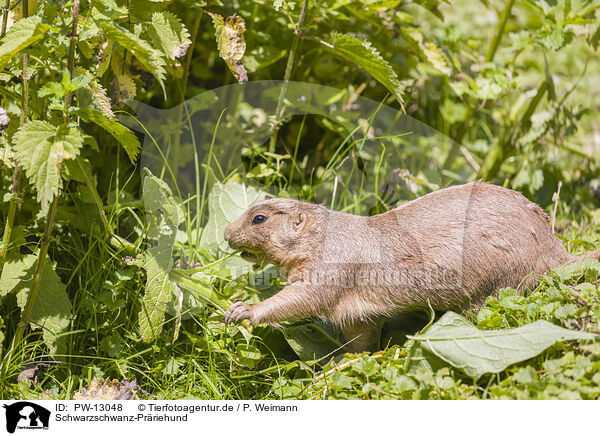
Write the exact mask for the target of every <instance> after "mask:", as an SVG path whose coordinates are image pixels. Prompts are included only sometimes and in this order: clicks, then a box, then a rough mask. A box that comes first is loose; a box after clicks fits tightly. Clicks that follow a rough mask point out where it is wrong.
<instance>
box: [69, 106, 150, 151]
mask: <svg viewBox="0 0 600 436" xmlns="http://www.w3.org/2000/svg"><path fill="white" fill-rule="evenodd" d="M78 113H79V115H80V116H81V118H82V119H84V120H85V121H87V122H90V123H94V124H97V125H98V126H100V127H102V128H103V129H104V130H106V131H107V132H108V133H110V134H111V135H112V136H113V137H114V138H115V139H116V140H117V141H119V143H120V144H121V145H122V146H123V148H124V149H125V151H126V152H127V156H129V159H130V160H131V162H135V160H136V158H137V155H138V153H139V152H140V148H141V145H140V142H139V141H138V139H137V137H136V136H135V134H134V133H133V132H132V131H131V130H129V129H128V128H127V127H125V126H124V125H123V124H121V123H120V122H118V121H117V120H116V119H110V118H108V117H107V116H106V115H104V114H103V113H102V112H100V111H97V110H95V109H81V110H79V111H78Z"/></svg>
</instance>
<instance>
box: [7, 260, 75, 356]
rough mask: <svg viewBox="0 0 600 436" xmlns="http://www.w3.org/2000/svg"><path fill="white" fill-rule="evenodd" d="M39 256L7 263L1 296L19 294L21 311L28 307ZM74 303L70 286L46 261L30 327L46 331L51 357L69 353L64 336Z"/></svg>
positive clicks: (44, 334)
mask: <svg viewBox="0 0 600 436" xmlns="http://www.w3.org/2000/svg"><path fill="white" fill-rule="evenodd" d="M37 260H38V257H37V256H36V255H33V254H29V255H26V256H22V257H21V256H12V257H11V258H10V259H9V261H8V262H7V263H6V264H5V267H4V269H3V271H2V276H1V278H0V295H6V294H7V293H9V292H13V293H16V294H17V303H18V305H19V307H20V308H21V310H23V309H24V308H25V305H26V304H27V298H28V296H29V291H30V290H31V283H32V280H33V279H32V278H33V275H34V272H35V268H36V266H37ZM71 308H72V305H71V302H70V301H69V298H68V297H67V293H66V286H65V285H64V284H63V283H62V282H61V281H60V277H58V275H57V274H56V272H54V270H53V269H52V266H51V265H50V264H49V263H48V262H46V263H45V265H44V269H43V271H42V276H41V279H40V285H39V288H38V295H37V298H36V299H35V303H34V305H33V308H32V310H31V318H30V324H31V327H32V328H34V329H35V328H41V329H42V330H43V338H44V342H45V343H46V345H47V346H48V348H49V349H50V353H51V354H56V353H59V354H62V353H64V352H65V351H66V349H65V345H66V344H65V342H64V341H63V340H61V338H59V336H60V334H61V333H63V332H65V331H66V330H67V328H68V327H69V323H70V319H71Z"/></svg>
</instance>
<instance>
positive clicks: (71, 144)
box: [13, 120, 83, 213]
mask: <svg viewBox="0 0 600 436" xmlns="http://www.w3.org/2000/svg"><path fill="white" fill-rule="evenodd" d="M13 140H14V143H15V156H16V159H17V161H18V162H19V165H21V167H23V168H24V169H25V173H26V174H27V178H28V179H29V183H30V184H32V185H33V186H35V189H36V191H37V200H38V202H40V204H41V206H42V212H43V213H47V211H48V206H49V205H50V202H51V201H52V199H53V198H54V196H55V195H57V194H58V191H59V189H60V188H61V187H62V180H61V178H60V166H61V165H62V161H63V160H67V159H73V158H75V157H77V156H78V155H79V151H80V149H81V146H82V145H83V136H82V135H81V131H80V130H79V128H77V127H70V126H68V125H66V124H61V125H60V126H58V127H55V126H53V125H52V124H50V123H48V122H47V121H38V120H35V121H30V122H29V123H27V124H25V125H23V126H22V127H20V128H19V130H17V131H16V132H15V135H14V137H13Z"/></svg>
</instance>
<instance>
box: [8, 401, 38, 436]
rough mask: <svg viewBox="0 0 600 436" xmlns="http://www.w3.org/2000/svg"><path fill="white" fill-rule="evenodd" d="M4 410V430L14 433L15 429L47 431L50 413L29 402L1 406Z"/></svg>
mask: <svg viewBox="0 0 600 436" xmlns="http://www.w3.org/2000/svg"><path fill="white" fill-rule="evenodd" d="M2 407H4V408H5V409H6V430H7V431H8V432H9V433H14V432H15V429H17V428H18V429H28V430H35V429H43V430H48V423H49V421H50V411H49V410H48V409H45V408H43V407H42V406H38V405H37V404H34V403H30V402H29V401H18V402H16V403H13V404H10V405H8V406H7V405H6V404H5V405H3V406H2Z"/></svg>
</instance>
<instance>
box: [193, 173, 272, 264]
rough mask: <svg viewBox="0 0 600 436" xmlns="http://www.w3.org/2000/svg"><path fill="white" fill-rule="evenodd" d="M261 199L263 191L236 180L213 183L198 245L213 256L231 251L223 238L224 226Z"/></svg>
mask: <svg viewBox="0 0 600 436" xmlns="http://www.w3.org/2000/svg"><path fill="white" fill-rule="evenodd" d="M263 199H264V193H262V192H260V191H258V190H256V189H255V188H253V187H252V186H246V185H241V184H239V183H236V182H229V183H225V184H221V183H218V182H217V183H215V184H214V185H213V186H212V188H211V190H210V193H209V195H208V222H207V223H206V226H205V227H204V230H203V231H202V236H201V238H200V245H201V246H202V247H203V248H204V249H206V250H207V251H208V252H209V253H210V254H212V255H214V256H218V255H219V254H222V253H229V252H231V251H232V250H231V249H230V248H229V245H228V244H227V241H225V239H224V238H223V233H224V232H225V228H226V227H227V226H228V225H229V223H230V222H232V221H233V220H235V219H236V218H237V217H239V216H240V215H242V213H244V211H245V210H246V209H248V208H249V207H250V206H251V205H252V204H254V203H256V202H257V201H260V200H263Z"/></svg>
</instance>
